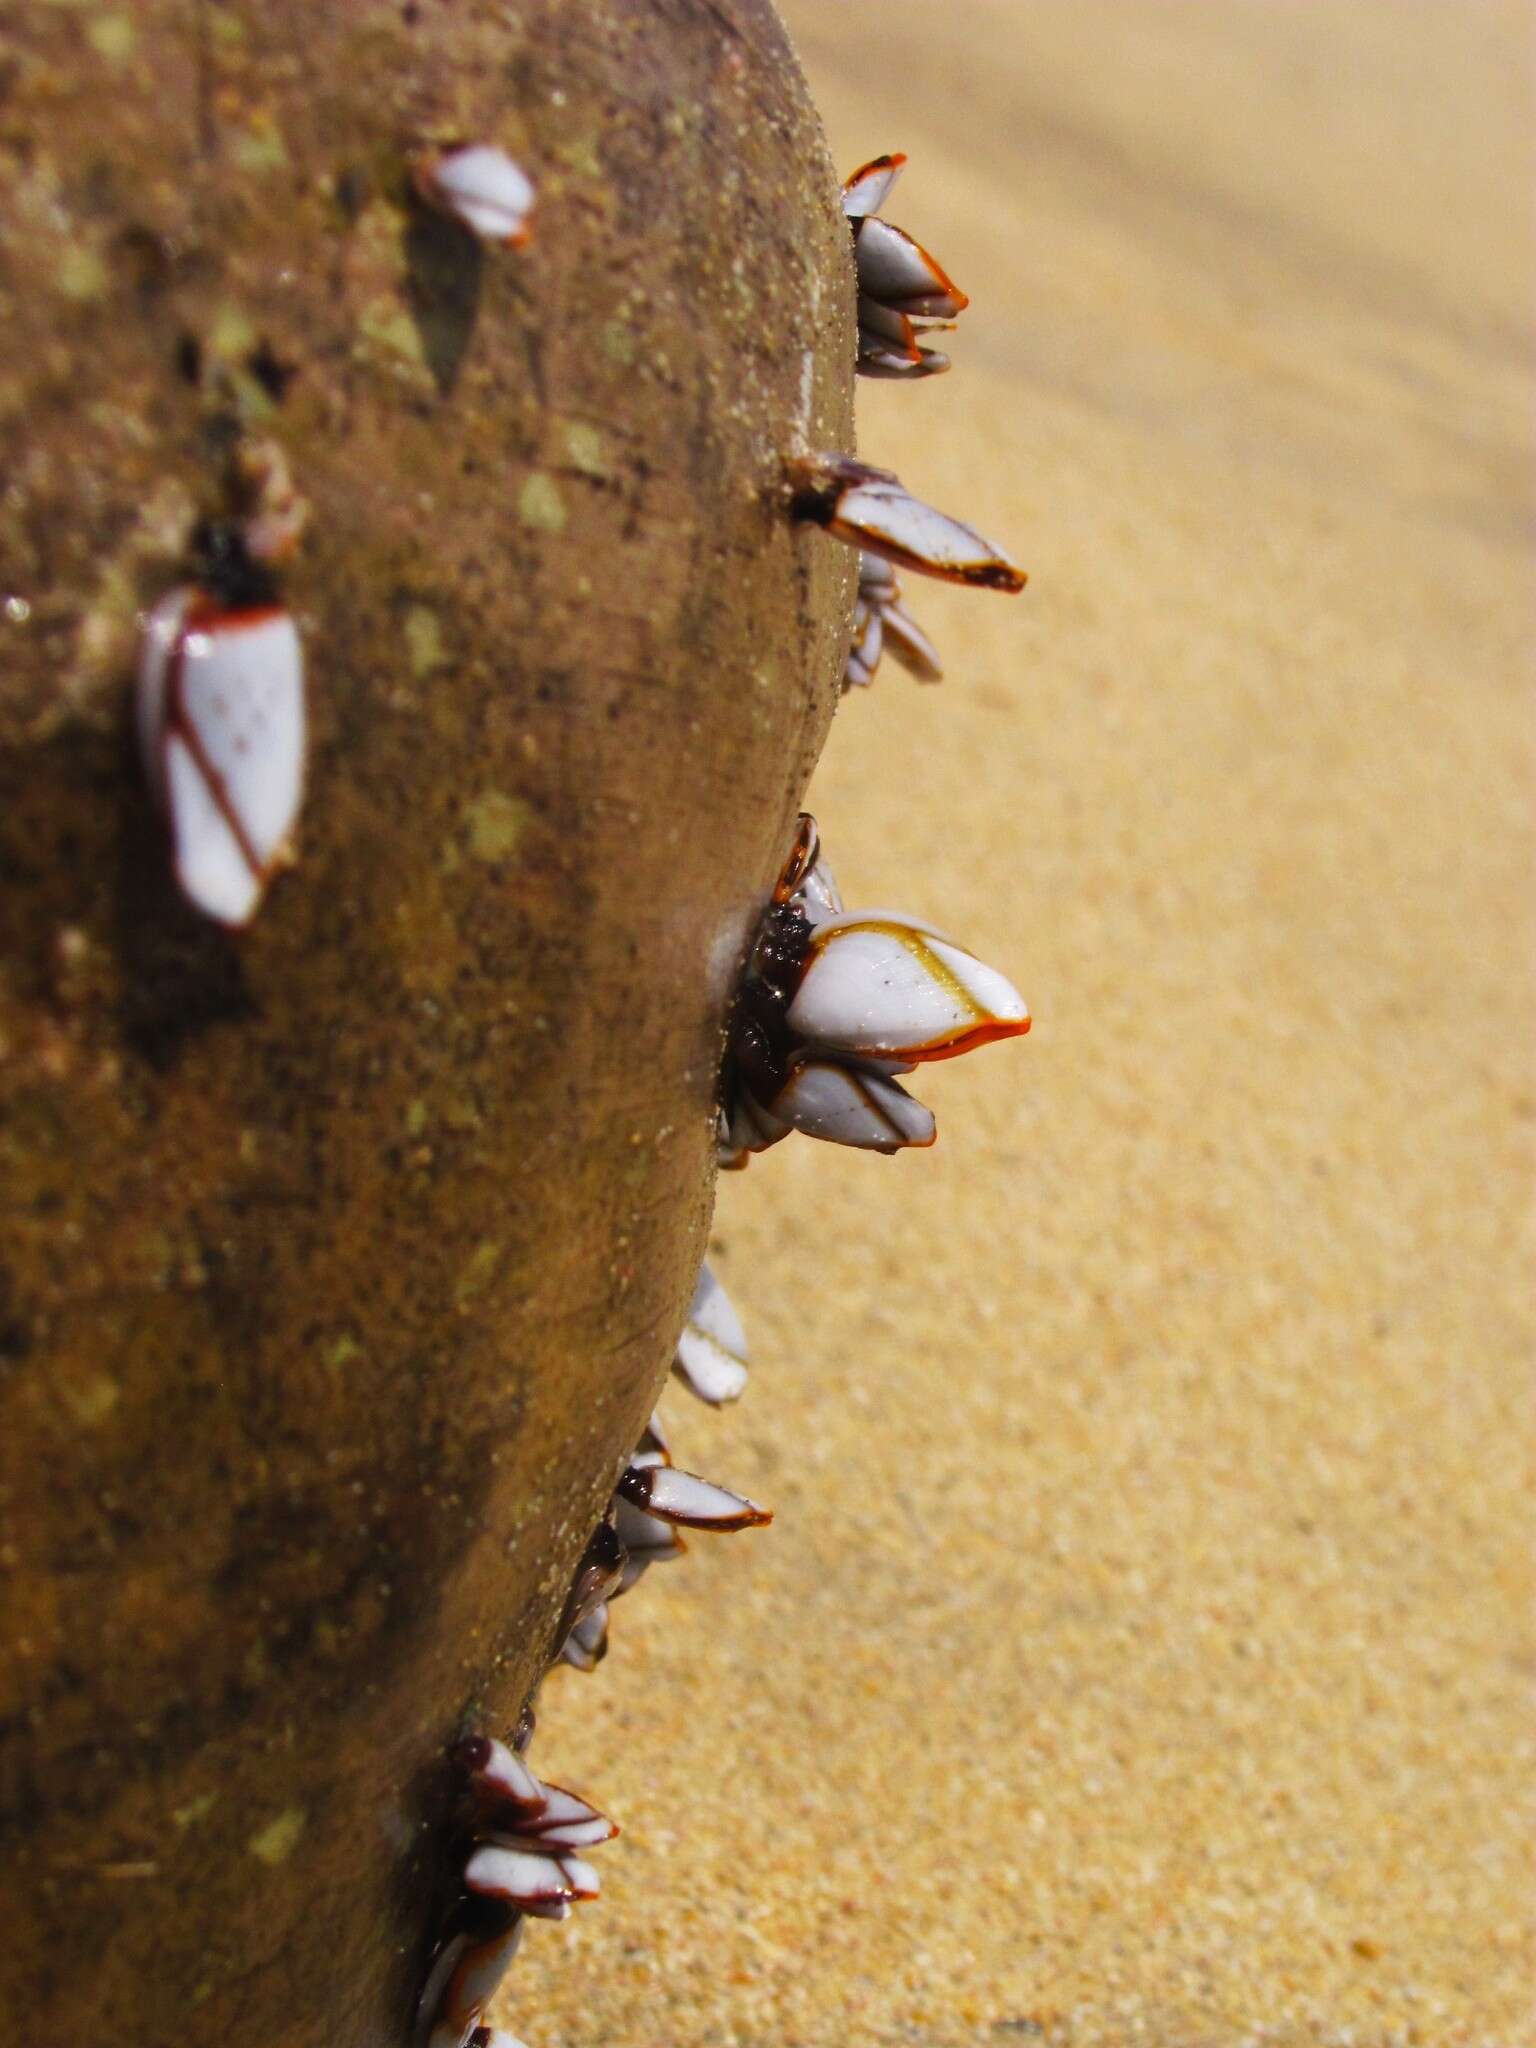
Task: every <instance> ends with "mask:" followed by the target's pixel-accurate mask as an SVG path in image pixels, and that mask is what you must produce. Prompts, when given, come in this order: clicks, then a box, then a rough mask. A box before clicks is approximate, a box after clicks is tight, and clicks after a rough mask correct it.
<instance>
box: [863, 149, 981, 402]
mask: <svg viewBox="0 0 1536 2048" xmlns="http://www.w3.org/2000/svg"><path fill="white" fill-rule="evenodd" d="M906 161H907V159H906V157H905V156H904V155H903V154H902V153H901V152H900V151H899V150H898V151H896V152H894V153H893V154H891V155H889V156H879V157H876V158H875V159H874V160H873V161H872V162H871V163H867V164H863V165H861V166H860V167H859V169H858V170H856V171H855V172H854V174H853V176H852V177H851V178H849V179H848V181H847V183H846V184H845V185H844V186H843V212H844V213H845V214H846V215H847V217H848V222H849V226H850V227H851V229H852V231H853V260H854V270H855V273H856V276H857V280H858V293H859V296H858V329H859V353H858V360H857V364H856V368H857V369H858V371H859V374H860V375H861V376H864V377H932V376H937V375H938V374H939V373H940V372H941V371H944V370H947V369H948V368H949V357H948V356H946V355H943V354H941V353H940V351H939V350H937V349H930V348H924V347H923V346H922V344H921V342H920V341H919V339H918V336H919V335H920V334H923V333H926V332H929V331H931V330H933V329H935V328H940V327H952V326H953V325H954V323H955V320H956V318H957V316H958V315H959V314H961V313H963V312H964V311H965V309H966V307H967V306H968V305H969V304H970V300H969V299H968V298H967V297H966V295H965V293H964V292H963V291H961V290H960V288H959V287H958V285H956V284H955V282H954V280H953V279H952V278H951V277H950V276H949V275H948V273H947V272H946V271H945V270H944V269H943V268H942V267H941V266H940V265H939V264H938V263H937V262H936V261H935V260H934V258H933V257H932V256H930V255H929V253H928V251H927V250H926V249H925V248H923V247H922V245H921V244H920V243H918V242H915V241H913V239H912V237H911V236H910V235H908V234H905V233H903V231H902V230H901V229H900V228H896V227H892V226H891V224H890V223H889V221H883V220H877V219H876V218H875V216H876V214H878V212H879V211H880V208H881V207H882V206H883V205H884V204H885V201H886V199H887V197H888V196H889V193H890V190H891V187H892V186H893V185H894V184H895V183H896V180H897V179H898V178H899V177H900V176H901V172H902V168H903V166H904V165H905V163H906Z"/></svg>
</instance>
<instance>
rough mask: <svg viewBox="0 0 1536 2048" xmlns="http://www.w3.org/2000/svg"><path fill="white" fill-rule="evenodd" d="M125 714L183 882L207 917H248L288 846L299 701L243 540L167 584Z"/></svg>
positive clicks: (299, 752) (283, 629) (300, 668)
mask: <svg viewBox="0 0 1536 2048" xmlns="http://www.w3.org/2000/svg"><path fill="white" fill-rule="evenodd" d="M231 569H232V570H233V573H231ZM137 714H138V728H139V742H140V746H141V749H142V751H143V756H144V764H145V770H146V773H147V774H148V777H149V781H150V785H151V788H152V790H153V792H154V794H155V797H156V800H157V801H158V802H159V804H160V806H161V808H162V810H163V811H164V813H165V817H166V822H167V824H168V826H169V829H170V835H171V852H172V860H173V862H174V864H175V870H176V878H177V880H178V881H179V883H180V884H181V887H182V890H183V892H184V893H185V895H186V897H187V899H188V901H189V902H191V903H192V904H193V905H194V906H195V907H196V908H197V909H198V910H200V911H202V912H203V913H204V914H205V915H206V916H208V917H211V918H213V919H214V920H215V921H216V922H217V923H219V924H224V925H229V926H235V927H237V926H240V925H245V924H249V923H250V921H251V919H252V918H253V917H254V916H255V915H256V912H257V910H258V908H259V907H260V904H261V899H262V897H263V895H264V894H265V893H266V889H267V885H268V884H269V883H270V882H271V880H272V878H273V876H274V875H275V874H276V873H277V871H278V869H279V868H281V867H282V866H283V864H284V863H285V861H286V860H287V859H288V857H289V849H290V844H291V841H292V836H293V830H294V825H295V823H296V821H297V818H298V813H299V805H300V802H301V800H302V797H303V789H304V756H305V713H304V661H303V654H302V651H301V649H300V646H299V634H298V628H297V627H296V626H295V624H294V622H293V619H292V617H291V616H290V614H289V613H288V611H287V610H286V609H285V607H284V606H283V605H282V603H281V602H280V601H279V599H278V596H277V592H276V589H275V586H274V585H273V584H272V583H271V581H270V578H269V577H268V576H267V574H266V572H265V571H264V570H263V568H262V567H261V565H260V564H259V563H255V562H253V561H252V560H251V558H250V557H249V555H248V554H245V553H244V552H243V550H241V551H240V552H239V559H238V560H237V561H236V562H235V563H234V564H233V565H231V564H230V563H227V562H226V563H225V564H224V573H223V574H222V575H221V576H219V577H218V579H217V580H215V579H214V578H210V579H209V580H208V581H207V582H206V583H204V584H202V585H194V584H187V585H183V586H181V587H179V588H177V589H174V590H172V591H170V592H168V593H167V595H166V596H165V597H163V598H162V599H161V600H160V602H159V603H158V604H157V605H156V606H155V607H154V609H153V610H152V611H151V612H150V614H149V616H148V618H147V619H146V621H145V624H144V632H143V638H142V641H141V643H140V650H139V671H138V703H137Z"/></svg>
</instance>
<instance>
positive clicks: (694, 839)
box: [0, 0, 852, 2048]
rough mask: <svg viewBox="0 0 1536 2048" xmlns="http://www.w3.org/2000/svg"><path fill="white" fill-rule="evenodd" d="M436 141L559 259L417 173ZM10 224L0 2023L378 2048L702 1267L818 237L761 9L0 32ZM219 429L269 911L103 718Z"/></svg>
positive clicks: (808, 696) (845, 381)
mask: <svg viewBox="0 0 1536 2048" xmlns="http://www.w3.org/2000/svg"><path fill="white" fill-rule="evenodd" d="M456 136H467V137H472V138H477V139H480V138H483V139H493V140H496V141H499V142H501V143H502V144H503V145H505V146H506V147H507V148H508V149H510V150H511V152H512V153H513V154H514V155H515V156H516V157H518V158H519V159H521V160H522V161H523V162H524V163H525V164H526V165H527V166H528V167H529V168H530V169H531V170H532V171H533V172H534V173H535V175H536V176H537V178H538V181H539V186H540V206H539V217H538V229H537V237H536V240H535V242H534V244H533V246H532V247H531V248H530V249H528V250H525V251H520V252H511V251H506V250H497V249H482V248H481V247H479V245H477V244H474V243H473V242H471V241H470V240H469V238H468V237H467V236H466V235H465V234H464V233H462V232H461V231H460V230H459V229H458V228H457V227H456V226H455V225H454V224H452V223H449V222H446V221H444V220H441V219H439V218H437V217H435V216H431V215H428V214H426V213H424V212H422V211H421V210H420V209H419V208H418V207H415V206H413V204H412V203H411V201H410V198H409V192H408V185H407V179H406V152H407V150H408V149H409V147H410V146H411V145H412V144H414V143H416V142H419V141H422V140H447V139H451V138H453V137H456ZM0 219H3V220H4V222H5V234H4V237H3V242H0V317H3V322H4V330H5V334H6V347H5V352H4V361H3V364H0V438H3V446H4V451H5V452H4V494H3V499H0V644H3V658H0V877H3V882H0V1210H3V1225H0V1354H3V1370H0V1488H3V1491H0V1641H3V1643H4V1644H5V1655H4V1660H3V1665H0V1872H3V1876H0V1928H3V1933H0V2013H3V2015H4V2025H3V2029H0V2031H3V2033H4V2038H5V2039H6V2040H7V2041H9V2042H16V2043H19V2044H22V2048H31V2044H41V2043H43V2042H45V2041H48V2042H53V2041H60V2040H65V2039H68V2040H71V2041H82V2042H83V2041H92V2042H95V2041H106V2040H116V2041H124V2042H130V2043H132V2044H133V2048H162V2044H168V2043H170V2042H172V2041H176V2042H184V2041H187V2040H189V2039H194V2038H195V2039H199V2040H207V2041H219V2042H221V2043H224V2044H227V2048H236V2044H240V2043H252V2044H254V2043H260V2044H261V2048H285V2044H291V2048H299V2044H306V2048H309V2044H320V2043H324V2044H325V2048H363V2044H367V2048H383V2044H387V2043H393V2042H395V2041H397V2040H399V2039H400V2038H402V2029H403V2025H404V2017H405V2014H406V2013H407V2012H408V2010H409V2001H410V1999H411V1996H412V1994H413V1991H414V1980H415V1976H416V1973H417V1971H418V1970H419V1967H420V1964H421V1961H422V1943H423V1941H424V1940H425V1938H426V1933H427V1924H426V1901H427V1897H428V1893H429V1888H430V1882H431V1867H432V1854H433V1851H434V1849H435V1848H436V1842H435V1840H434V1838H433V1837H432V1835H431V1832H430V1822H431V1820H432V1818H433V1816H434V1815H435V1814H436V1813H437V1812H438V1811H439V1810H440V1795H441V1792H442V1789H443V1785H442V1777H441V1770H442V1763H441V1759H442V1755H443V1749H444V1745H445V1743H446V1742H447V1741H448V1740H449V1739H450V1738H451V1737H452V1736H453V1735H454V1734H455V1733H456V1732H457V1731H458V1729H459V1727H460V1726H461V1724H462V1723H463V1722H465V1721H469V1720H475V1719H481V1718H484V1719H488V1720H490V1721H491V1722H493V1723H495V1724H496V1725H501V1726H504V1725H506V1724H507V1723H508V1722H509V1721H510V1720H511V1719H512V1718H513V1717H514V1716H515V1714H516V1712H517V1709H518V1706H519V1704H520V1702H521V1700H522V1699H523V1698H524V1697H525V1695H526V1693H527V1690H528V1687H529V1685H530V1683H531V1682H532V1681H533V1679H534V1677H535V1676H536V1674H537V1672H538V1669H539V1667H540V1664H541V1660H542V1658H543V1657H544V1656H545V1655H546V1654H547V1651H548V1649H549V1647H550V1632H551V1630H552V1628H553V1626H554V1622H555V1618H556V1615H557V1613H558V1608H559V1604H560V1600H561V1598H562V1596H563V1593H564V1589H565V1586H566V1584H567V1582H568V1579H569V1575H570V1571H571V1567H572V1564H573V1562H574V1559H575V1557H576V1556H577V1554H578V1552H579V1550H580V1548H581V1545H582V1542H583V1540H584V1538H585V1536H586V1534H587V1532H588V1530H589V1528H590V1526H591V1523H592V1520H593V1518H594V1516H595V1514H596V1512H597V1509H598V1506H599V1503H600V1502H601V1500H602V1499H603V1498H604V1497H605V1496H606V1493H607V1490H608V1488H609V1487H610V1486H611V1484H612V1480H613V1476H614V1473H615V1470H616V1465H617V1463H618V1461H619V1460H620V1459H621V1458H622V1455H623V1453H624V1451H625V1449H626V1448H627V1447H628V1446H629V1445H631V1444H632V1443H633V1441H634V1439H635V1436H636V1434H637V1432H638V1429H639V1427H640V1424H641V1421H642V1419H643V1417H644V1415H645V1413H646V1412H647V1409H648V1407H649V1404H650V1401H651V1399H652V1396H653V1392H654V1387H655V1383H656V1379H657V1376H658V1374H659V1372H660V1371H661V1370H662V1369H663V1365H664V1361H665V1358H666V1356H667V1354H668V1352H669V1350H670V1345H671V1340H672V1337H673V1335H674V1333H675V1330H676V1327H677V1324H678V1322H679V1320H680V1314H681V1307H682V1304H683V1303H684V1302H685V1300H686V1298H687V1293H688V1290H689V1287H690V1286H691V1283H692V1279H693V1274H694V1270H695V1268H696V1264H697V1259H698V1256H699V1251H700V1247H701V1244H702V1238H703V1233H704V1230H705V1228H706V1224H707V1217H708V1212H709V1182H710V1177H711V1173H712V1092H713V1086H714V1079H715V1069H716V1064H717V1061H718V1053H719V1031H720V1023H721V1017H722V1011H723V1004H724V1000H725V996H726V993H727V989H728V985H729V975H730V970H731V966H732V963H733V961H734V959H735V957H736V954H737V949H738V948H739V945H740V942H741V939H742V936H743V933H744V930H745V928H746V925H747V921H748V920H749V918H750V917H751V915H752V911H753V906H754V904H755V903H756V902H757V901H758V900H759V898H760V892H761V890H762V888H763V886H764V885H765V883H766V882H767V881H768V880H769V879H770V878H771V876H772V874H773V873H774V871H775V870H776V867H777V865H778V861H779V859H780V857H781V855H782V852H783V849H784V846H785V844H786V843H787V837H788V833H789V829H790V826H791V823H792V819H793V813H794V810H795V806H796V802H797V799H798V797H799V795H800V793H801V790H802V789H803V786H804V781H805V778H806V776H807V775H808V773H809V770H810V766H811V763H812V762H813V760H814V758H815V755H816V752H817V749H818V747H819V744H820V740H821V736H822V734H823V732H824V730H825V725H826V721H827V719H828V718H829V717H830V713H831V705H832V693H833V688H834V682H835V677H836V674H837V672H838V668H839V666H840V647H839V645H838V642H839V640H840V635H841V626H840V622H841V621H842V620H843V619H845V618H846V615H847V606H848V603H849V600H850V596H851V588H852V569H851V562H850V561H849V559H848V558H847V557H846V556H845V555H844V554H843V553H842V552H841V551H838V550H835V549H829V548H827V547H826V546H825V544H824V543H822V542H821V541H820V540H819V539H818V538H817V537H814V536H805V535H797V534H795V533H793V532H792V531H791V529H790V527H789V524H788V522H787V520H786V519H785V517H784V514H783V508H782V504H781V502H780V499H779V497H778V491H779V483H780V472H779V465H780V464H781V462H782V460H783V457H784V456H785V454H786V453H788V452H791V451H792V449H793V448H794V447H795V446H796V445H803V437H806V436H809V437H810V438H811V439H812V441H813V442H814V443H816V444H822V443H829V444H833V445H846V443H847V441H848V436H849V431H850V423H849V398H850V384H851V357H852V330H851V281H850V272H849V266H848V255H847V240H846V235H845V232H844V229H843V224H842V220H841V217H840V215H839V214H838V212H837V209H836V206H835V201H834V185H833V180H832V176H831V171H830V167H829V165H828V162H827V159H826V155H825V150H824V145H823V143H822V141H821V138H820V132H819V128H818V126H817V124H816V120H815V117H814V114H813V113H812V112H811V110H810V108H809V105H808V103H807V101H806V98H805V96H804V91H803V87H802V85H801V82H800V79H799V75H798V73H797V71H796V70H795V68H794V65H793V62H792V61H791V60H790V58H789V57H788V55H787V52H786V48H785V45H784V43H783V40H782V36H781V33H780V31H779V29H778V27H777V23H776V20H775V18H774V17H773V15H772V12H771V9H770V8H768V7H767V6H766V5H765V4H759V0H728V4H725V5H718V4H705V0H697V4H694V0H656V4H654V5H640V4H636V0H597V4H590V5H584V6H582V7H581V8H579V9H575V8H570V7H567V6H564V5H560V4H555V0H550V4H545V5H539V6H532V7H523V8H519V9H517V10H514V11H509V10H507V9H505V8H502V7H497V6H491V5H470V6H464V5H459V6H453V7H449V6H446V5H432V4H427V5H422V6H406V7H401V6H393V5H391V6H383V5H375V4H366V0H346V4H330V5H327V6H325V7H323V8H320V7H313V6H300V5H296V4H278V5H265V6H262V7H260V8H257V7H255V6H251V5H246V4H244V0H234V4H228V5H213V4H207V5H200V6H196V7H187V6H185V5H182V4H181V0H174V4H173V0H146V4H144V5H140V6H137V7H134V8H132V9H124V8H113V7H110V6H102V7H93V6H90V5H86V6H82V7H58V8H56V7H52V6H43V7H33V6H27V7H4V8H0ZM241 433H245V434H264V435H270V436H272V437H274V438H275V439H276V440H277V441H278V442H279V443H280V445H281V446H282V448H283V449H284V450H285V451H286V453H287V456H288V458H289V460H290V461H291V463H292V466H293V470H294V473H295V476H296V479H297V482H298V486H299V488H300V490H301V491H302V493H303V494H304V496H305V497H306V498H307V499H308V501H309V504H310V507H311V512H312V517H311V522H310V527H309V532H308V535H307V538H306V540H305V542H304V545H303V547H302V549H301V551H300V553H299V555H298V556H297V558H296V559H295V561H294V562H293V564H292V566H291V569H290V570H289V572H288V574H287V579H286V587H287V595H288V600H289V603H290V605H291V607H292V609H293V610H294V613H295V615H296V617H297V618H298V620H299V622H300V626H301V629H302V632H303V636H304V642H305V647H306V652H307V660H308V670H309V677H310V690H311V706H312V716H313V725H314V747H313V755H312V760H311V772H310V778H309V788H308V795H307V803H306V808H305V812H304V816H303V820H302V828H301V848H300V857H299V861H298V865H297V867H296V869H295V870H294V871H293V872H292V873H290V874H287V875H284V876H283V877H281V878H280V879H279V880H278V881H277V882H276V884H275V885H274V888H273V890H272V893H271V895H270V897H269V900H268V902H267V905H266V907H265V908H264V909H263V911H262V913H261V915H260V916H259V918H258V919H257V921H256V923H255V925H254V926H253V928H252V929H251V930H250V931H249V933H248V934H245V935H242V936H240V937H238V938H232V937H229V936H227V935H225V934H223V933H222V932H220V931H219V930H217V929H215V928H213V927H212V926H210V925H208V924H206V923H205V922H203V921H202V920H200V919H199V918H198V917H197V916H195V915H194V914H193V913H192V912H191V911H190V910H189V909H188V908H187V907H186V906H185V905H184V904H183V903H182V902H180V900H179V899H178V898H177V896H176V894H175V892H174V889H173V887H172V885H171V882H170V879H169V876H168V872H167V864H166V860H165V853H164V847H163V843H162V838H161V834H160V831H159V828H158V825H157V822H156V820H155V819H154V817H153V816H152V815H151V812H150V809H149V805H148V801H147V798H146V795H145V791H144V786H143V782H142V778H141V775H140V772H139V769H138V765H137V763H136V761H135V760H134V758H133V755H132V749H131V746H130V744H129V740H128V733H127V723H128V720H127V714H128V704H129V695H130V685H129V678H130V676H131V670H132V662H133V655H134V643H135V618H136V614H137V612H138V611H139V610H140V608H141V607H143V606H145V605H146V604H148V603H150V602H152V601H153V600H154V599H155V598H156V597H158V596H159V595H160V593H161V592H162V591H163V590H164V589H165V588H166V587H167V586H168V585H169V584H171V583H173V582H174V581H176V580H177V579H178V578H179V577H180V576H181V575H183V574H184V562H185V556H186V549H187V544H188V538H189V533H190V530H191V527H192V524H193V521H194V520H195V519H196V518H197V517H198V516H199V515H203V514H208V513H217V512H218V511H219V510H220V509H221V502H222V501H221V491H222V485H221V481H220V479H221V476H222V473H223V469H224V465H225V461H226V457H227V455H228V453H229V448H230V445H231V440H232V437H233V436H235V435H237V434H241Z"/></svg>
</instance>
